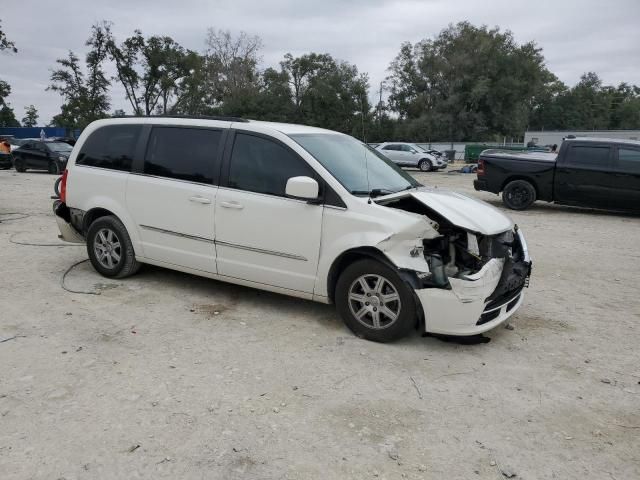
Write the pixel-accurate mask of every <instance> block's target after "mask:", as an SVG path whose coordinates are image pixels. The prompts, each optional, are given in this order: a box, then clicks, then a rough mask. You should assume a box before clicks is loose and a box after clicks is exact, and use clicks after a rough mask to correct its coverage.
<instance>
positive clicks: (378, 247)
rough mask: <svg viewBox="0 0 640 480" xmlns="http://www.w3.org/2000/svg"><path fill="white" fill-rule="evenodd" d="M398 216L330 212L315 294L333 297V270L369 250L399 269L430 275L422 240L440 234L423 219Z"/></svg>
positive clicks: (324, 218)
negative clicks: (356, 253) (360, 251)
mask: <svg viewBox="0 0 640 480" xmlns="http://www.w3.org/2000/svg"><path fill="white" fill-rule="evenodd" d="M382 208H384V207H382ZM385 210H387V209H386V208H385ZM398 213H400V215H398V216H397V217H395V218H394V217H393V216H385V217H383V216H381V217H373V216H369V215H358V214H354V212H351V213H350V214H349V215H345V212H343V211H339V210H330V209H326V210H325V214H324V217H323V232H322V242H321V247H320V258H319V261H318V271H317V277H316V285H315V288H314V294H315V295H317V296H322V297H328V296H329V294H328V279H329V276H330V272H331V269H332V266H333V265H334V263H335V262H336V261H337V260H338V259H339V258H340V257H341V256H342V255H344V254H345V252H349V251H351V250H355V251H357V250H358V249H363V248H365V249H366V248H369V249H372V251H379V252H380V253H381V254H382V255H383V256H384V257H385V258H386V259H387V260H388V262H389V263H390V264H392V265H394V266H395V267H397V268H398V269H404V270H413V271H417V272H429V266H428V264H427V262H426V260H425V259H424V255H423V250H422V249H423V245H422V240H423V239H425V238H434V237H437V236H438V235H439V233H438V232H437V231H436V230H435V229H434V228H433V227H432V226H431V224H430V223H429V222H428V221H427V219H426V218H425V217H423V216H421V215H417V214H409V213H406V212H398ZM382 218H383V219H384V220H385V221H382Z"/></svg>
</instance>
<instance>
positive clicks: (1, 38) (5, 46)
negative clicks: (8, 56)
mask: <svg viewBox="0 0 640 480" xmlns="http://www.w3.org/2000/svg"><path fill="white" fill-rule="evenodd" d="M4 50H9V51H11V52H13V53H18V49H17V48H16V45H15V43H13V42H12V41H10V40H9V39H8V38H7V36H6V35H5V33H4V32H3V31H2V19H0V52H2V51H4Z"/></svg>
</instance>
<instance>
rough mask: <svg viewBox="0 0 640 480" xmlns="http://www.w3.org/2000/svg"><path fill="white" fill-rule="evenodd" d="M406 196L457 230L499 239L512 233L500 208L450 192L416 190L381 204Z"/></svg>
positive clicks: (387, 197)
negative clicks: (506, 232) (495, 236)
mask: <svg viewBox="0 0 640 480" xmlns="http://www.w3.org/2000/svg"><path fill="white" fill-rule="evenodd" d="M404 196H412V197H413V198H414V199H416V200H417V201H419V202H420V203H422V204H424V205H425V206H427V207H428V208H430V209H432V210H434V211H435V212H437V213H439V214H440V215H442V216H443V217H444V218H446V219H447V220H448V221H450V222H451V223H452V224H454V225H456V226H457V227H460V228H464V229H465V230H469V231H472V232H476V233H480V234H483V235H496V234H498V233H502V232H505V231H507V230H512V229H513V222H512V221H511V219H510V218H509V217H508V216H506V215H505V214H504V213H502V212H501V211H500V210H498V209H497V208H494V207H492V206H491V205H489V204H488V203H486V202H483V201H481V200H477V199H475V198H473V197H469V196H467V195H463V194H461V193H457V192H453V191H451V190H446V189H440V188H430V187H420V188H418V189H416V190H411V191H407V192H402V193H399V194H395V195H388V196H385V197H384V198H381V199H380V200H382V201H381V202H380V203H381V204H382V205H384V204H385V203H386V201H389V200H392V199H394V198H400V197H404Z"/></svg>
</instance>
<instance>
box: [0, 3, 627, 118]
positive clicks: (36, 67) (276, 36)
mask: <svg viewBox="0 0 640 480" xmlns="http://www.w3.org/2000/svg"><path fill="white" fill-rule="evenodd" d="M0 19H1V20H2V24H1V25H2V26H1V28H2V30H3V31H4V32H5V34H6V35H7V37H8V38H9V39H10V40H12V41H14V42H15V45H16V47H17V48H18V53H17V54H9V53H7V52H3V53H0V79H2V80H4V81H6V82H8V83H9V84H10V85H11V88H12V93H11V95H10V96H9V97H8V99H7V101H8V102H9V103H10V104H11V106H12V107H13V108H14V109H15V113H16V118H18V119H19V120H20V119H21V118H22V117H23V114H24V107H25V106H27V105H30V104H33V105H35V106H36V108H37V109H38V111H39V112H40V122H41V123H48V122H49V121H50V120H51V118H52V117H53V115H55V114H57V113H59V110H60V105H61V103H62V101H61V98H60V96H59V95H58V94H57V93H56V92H53V91H46V88H47V86H48V85H49V77H50V75H51V70H52V68H54V67H55V60H56V59H57V58H61V57H65V56H66V55H67V52H68V51H69V50H73V51H74V52H76V53H77V54H79V55H80V56H81V58H83V57H84V54H85V53H86V47H85V46H84V42H85V41H86V39H87V38H88V37H89V30H90V27H91V25H92V24H94V23H96V22H98V21H100V20H109V21H111V22H113V23H114V26H113V31H114V33H115V36H116V38H117V39H118V40H122V39H124V38H126V37H127V36H130V35H131V34H132V33H133V31H134V29H140V30H142V32H143V33H144V34H145V35H154V34H155V35H169V36H171V37H172V38H173V39H174V40H176V41H177V42H178V43H180V44H181V45H182V46H184V47H185V48H189V49H192V50H197V51H203V50H204V48H205V45H204V40H205V37H206V32H207V29H208V28H214V29H216V30H218V29H223V30H229V31H231V32H232V33H234V34H238V33H239V32H241V31H245V32H247V33H248V34H250V35H257V36H259V37H260V38H261V39H262V43H263V48H262V50H261V57H262V61H261V68H266V67H268V66H277V65H278V62H279V61H281V60H282V57H283V56H284V54H285V53H288V52H290V53H292V54H293V55H294V56H295V55H301V54H304V53H308V52H318V53H330V54H331V55H333V56H334V57H335V58H337V59H340V60H345V61H348V62H350V63H353V64H355V65H356V66H357V67H358V69H359V71H361V72H367V73H368V74H369V80H370V85H371V89H370V95H371V96H372V98H376V97H377V94H378V90H379V84H380V81H382V80H383V79H384V78H385V77H386V76H387V75H388V72H387V68H388V66H389V63H390V62H391V61H392V60H393V58H394V57H395V56H396V54H397V53H398V51H399V49H400V45H401V44H402V43H403V42H405V41H409V42H412V43H415V42H418V41H420V40H422V39H425V38H432V37H434V36H436V35H437V34H438V33H439V32H440V31H441V30H442V29H444V28H446V27H447V25H449V24H450V23H457V22H459V21H464V20H467V21H469V22H471V23H473V24H475V25H483V24H484V25H488V26H490V27H494V26H499V27H500V28H501V29H502V30H507V29H508V30H511V31H512V32H513V34H514V36H515V38H516V40H517V41H518V42H519V43H525V42H528V41H535V42H536V43H537V44H538V46H539V47H542V49H543V53H544V56H545V58H546V62H547V67H548V68H549V69H550V70H551V71H552V72H553V73H555V74H556V75H557V76H558V77H559V78H560V80H562V81H563V82H565V83H566V84H568V85H574V84H575V83H576V82H578V81H579V79H580V75H581V74H582V73H584V72H587V71H595V72H597V73H598V74H599V75H600V78H601V79H602V80H603V81H604V83H605V84H618V83H620V82H623V81H624V82H627V83H632V84H637V85H640V68H638V67H639V66H640V28H638V21H639V19H640V0H610V1H603V0H555V1H547V0H528V1H522V0H484V1H480V0H421V1H420V0H315V1H307V0H297V1H296V0H233V1H223V0H218V1H214V0H210V1H206V0H181V1H175V0H107V1H104V0H103V1H96V0H84V1H78V0H64V1H63V2H51V1H44V0H21V1H15V0H2V5H0ZM110 72H112V70H110ZM111 103H112V110H115V109H117V108H124V109H125V110H126V111H127V112H130V109H127V102H126V100H125V97H124V90H123V89H122V88H121V87H119V86H118V85H116V84H115V82H114V85H113V87H112V90H111Z"/></svg>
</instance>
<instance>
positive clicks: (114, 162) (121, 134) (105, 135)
mask: <svg viewBox="0 0 640 480" xmlns="http://www.w3.org/2000/svg"><path fill="white" fill-rule="evenodd" d="M141 130H142V126H141V125H108V126H106V127H101V128H99V129H98V130H96V131H95V132H93V133H92V134H91V136H90V137H89V138H88V139H87V140H86V141H85V142H84V144H83V145H82V149H81V150H80V153H79V154H78V158H77V159H76V164H77V165H87V166H89V167H100V168H108V169H110V170H120V171H123V172H130V171H131V164H132V163H133V157H134V155H135V151H136V145H137V143H138V137H140V132H141Z"/></svg>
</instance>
